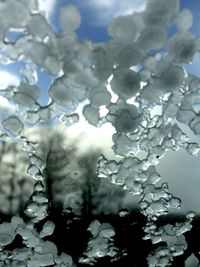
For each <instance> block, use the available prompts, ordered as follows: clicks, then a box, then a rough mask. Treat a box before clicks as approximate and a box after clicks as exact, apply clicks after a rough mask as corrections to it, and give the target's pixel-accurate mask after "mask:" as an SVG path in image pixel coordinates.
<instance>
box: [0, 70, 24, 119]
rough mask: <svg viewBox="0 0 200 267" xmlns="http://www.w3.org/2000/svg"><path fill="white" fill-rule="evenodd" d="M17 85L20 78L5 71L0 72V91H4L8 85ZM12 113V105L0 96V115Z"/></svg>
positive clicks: (13, 109)
mask: <svg viewBox="0 0 200 267" xmlns="http://www.w3.org/2000/svg"><path fill="white" fill-rule="evenodd" d="M19 84H20V78H19V77H18V76H17V75H15V74H13V73H10V72H7V71H0V91H1V90H3V89H6V88H7V87H8V86H9V85H15V86H18V85H19ZM14 111H15V107H14V105H12V104H11V103H9V101H8V100H7V99H6V98H5V97H3V96H0V114H1V113H4V112H9V113H10V112H11V113H13V112H14Z"/></svg>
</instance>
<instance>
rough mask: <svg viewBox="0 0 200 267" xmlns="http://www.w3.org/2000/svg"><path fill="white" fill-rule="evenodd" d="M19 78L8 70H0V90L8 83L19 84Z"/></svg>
mask: <svg viewBox="0 0 200 267" xmlns="http://www.w3.org/2000/svg"><path fill="white" fill-rule="evenodd" d="M19 83H20V78H19V77H18V76H17V75H15V74H13V73H11V72H8V71H2V70H0V91H1V90H2V89H6V88H7V87H8V86H9V85H15V86H17V85H19Z"/></svg>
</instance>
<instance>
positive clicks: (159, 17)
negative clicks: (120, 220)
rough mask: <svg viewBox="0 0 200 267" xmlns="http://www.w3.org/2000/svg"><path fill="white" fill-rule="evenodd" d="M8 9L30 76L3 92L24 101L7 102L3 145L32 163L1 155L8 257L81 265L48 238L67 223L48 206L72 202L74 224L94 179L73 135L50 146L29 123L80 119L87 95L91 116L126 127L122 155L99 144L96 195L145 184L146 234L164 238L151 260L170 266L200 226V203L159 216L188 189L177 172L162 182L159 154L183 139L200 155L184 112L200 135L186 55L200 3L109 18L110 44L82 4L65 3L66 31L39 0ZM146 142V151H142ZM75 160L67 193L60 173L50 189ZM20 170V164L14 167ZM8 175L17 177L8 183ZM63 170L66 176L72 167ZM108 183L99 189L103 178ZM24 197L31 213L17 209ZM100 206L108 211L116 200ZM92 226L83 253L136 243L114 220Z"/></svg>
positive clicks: (6, 19)
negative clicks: (43, 82)
mask: <svg viewBox="0 0 200 267" xmlns="http://www.w3.org/2000/svg"><path fill="white" fill-rule="evenodd" d="M12 10H14V14H15V15H13V12H12ZM0 14H1V22H2V23H1V29H0V37H1V46H0V47H1V56H2V57H3V58H4V59H6V60H4V62H5V61H6V62H12V63H13V62H16V61H20V62H21V63H22V64H24V67H22V68H21V71H20V75H21V82H20V85H19V86H9V87H8V88H6V89H3V90H1V89H0V94H1V96H2V97H5V98H6V99H7V100H8V102H9V103H10V104H11V105H13V106H14V107H15V112H14V114H12V112H11V113H9V112H7V113H3V112H2V114H1V128H0V138H1V142H2V145H1V149H2V151H3V149H6V150H7V152H9V142H11V143H12V144H13V145H12V147H14V148H15V149H19V147H20V149H21V151H22V150H23V151H25V154H23V155H24V158H25V160H24V161H25V162H26V163H27V165H28V166H27V170H26V171H25V170H24V169H23V171H22V170H21V169H15V170H14V167H13V166H12V164H11V162H13V161H17V160H21V159H13V158H12V157H13V155H12V154H11V155H9V153H8V155H7V158H6V156H5V155H4V156H3V158H2V159H1V162H2V163H1V165H2V168H5V170H3V171H4V172H5V173H6V176H5V178H4V179H2V180H3V181H4V182H5V188H4V183H2V187H1V199H2V202H3V203H4V204H5V206H4V207H0V211H1V212H2V213H7V212H8V211H9V212H10V214H12V215H13V217H12V219H11V221H9V222H2V223H1V224H0V264H1V266H29V267H33V266H68V267H69V266H70V267H71V266H76V265H75V263H74V262H73V259H72V257H71V256H69V255H67V254H65V253H64V252H62V253H58V250H57V247H56V245H55V244H54V243H53V242H51V241H49V240H48V238H49V236H52V235H53V233H54V230H55V227H56V225H55V224H54V222H53V221H51V219H50V218H49V216H50V214H49V209H50V207H51V205H53V204H55V205H57V206H58V207H59V206H61V209H62V210H63V211H64V212H65V213H66V214H70V216H72V220H71V222H69V226H68V227H70V223H71V224H73V222H74V221H76V220H78V219H79V217H80V216H81V215H82V212H83V210H82V202H83V199H84V197H83V196H87V197H88V196H89V193H88V192H86V191H87V190H85V189H83V188H84V185H85V184H86V183H87V181H88V180H87V181H86V180H84V179H82V177H81V175H80V174H79V173H77V172H75V171H74V169H76V168H77V169H78V168H79V169H80V166H79V164H77V165H78V167H77V166H75V165H76V163H75V162H72V161H70V160H69V158H67V157H66V154H65V151H64V150H63V147H62V145H60V147H59V146H58V147H56V148H55V147H53V146H51V148H50V150H47V151H45V152H44V153H43V154H42V153H41V151H42V150H41V144H40V142H39V139H38V140H37V138H35V140H34V141H32V140H31V135H30V134H28V133H26V130H27V131H28V129H31V128H32V127H35V128H36V127H38V126H40V127H41V124H42V123H44V124H45V123H46V124H48V123H50V122H52V121H54V122H55V121H58V120H60V121H61V122H62V123H63V124H64V125H65V126H69V125H72V124H75V123H78V121H79V116H80V114H78V111H77V110H78V108H79V107H80V106H81V105H82V106H83V108H82V114H81V116H83V117H84V118H85V119H86V120H87V121H88V122H89V124H91V125H93V126H96V127H101V126H102V125H103V124H104V123H107V122H109V123H111V124H112V125H113V126H114V127H115V130H116V132H115V134H114V135H113V142H114V145H113V151H114V153H115V155H116V158H115V159H112V160H111V159H107V158H106V157H105V156H104V155H100V153H98V154H99V155H98V159H97V163H96V162H95V160H94V162H95V164H96V165H95V168H96V172H97V175H98V179H97V181H95V182H94V184H93V185H92V186H90V190H91V192H96V193H97V195H98V197H91V200H90V202H92V203H93V204H94V206H95V204H96V203H99V202H100V199H101V196H102V194H104V193H105V188H109V186H114V187H115V186H116V188H117V189H116V190H119V191H120V192H123V193H122V194H125V193H128V194H129V196H130V198H131V199H134V197H135V196H139V197H140V199H139V202H138V208H139V210H140V213H141V214H143V215H144V216H145V218H146V225H145V226H144V228H143V232H144V235H143V239H144V240H150V241H151V242H152V244H153V245H154V244H158V243H161V244H160V245H158V246H155V249H154V250H153V251H151V252H150V253H149V255H148V256H147V259H146V263H147V264H148V265H149V266H152V267H153V266H155V267H156V266H170V264H171V263H172V262H173V260H174V258H176V257H178V256H179V255H182V254H184V251H185V250H186V249H187V242H186V239H185V236H184V234H185V233H186V232H188V231H190V230H191V229H192V221H193V218H194V216H195V214H194V213H192V212H190V213H188V214H187V216H186V219H185V221H184V222H181V223H180V222H176V223H175V224H167V225H164V226H159V225H158V223H157V222H158V221H159V219H160V218H161V217H162V216H165V215H166V214H168V213H169V209H178V208H180V206H181V200H180V199H179V198H177V197H176V196H173V195H172V194H171V193H170V188H168V185H167V184H166V183H162V184H161V185H157V182H158V181H160V180H161V177H160V174H159V173H158V172H157V170H156V165H157V164H158V163H159V160H160V158H161V157H163V156H164V154H165V152H166V151H167V150H173V151H177V150H179V149H180V148H184V149H186V150H187V152H188V153H189V154H191V155H193V156H196V155H198V153H199V151H200V148H199V146H198V144H197V143H194V142H190V140H189V138H187V136H186V134H185V133H184V131H183V130H182V129H181V126H180V123H184V124H186V125H187V126H188V127H189V128H190V129H191V130H192V131H193V133H194V134H195V135H199V134H200V115H199V100H200V97H199V95H200V91H199V86H200V82H199V78H197V77H194V76H192V75H191V74H190V73H187V68H186V66H185V65H183V63H184V64H188V63H191V62H192V59H193V57H194V55H195V54H196V53H197V52H198V51H199V48H200V47H199V45H200V42H199V37H198V36H193V35H192V33H191V32H189V29H190V28H191V26H192V21H193V19H192V14H191V12H190V11H189V10H180V11H179V1H178V0H168V1H165V0H149V1H148V4H147V7H146V10H145V11H143V12H142V13H140V14H131V15H128V16H121V17H117V18H115V19H114V20H113V21H112V22H111V24H110V25H109V27H108V34H109V35H110V36H111V39H110V40H109V41H107V42H105V43H102V44H93V43H92V42H91V41H89V40H85V41H80V40H79V39H78V36H77V34H76V32H75V30H76V29H77V28H78V27H79V26H80V24H81V15H80V13H79V11H78V9H77V8H76V6H74V5H71V4H70V5H66V6H64V7H62V8H61V10H60V16H59V23H60V28H61V33H55V32H54V31H53V29H52V27H51V25H50V24H49V22H48V21H47V20H46V18H45V17H43V15H42V14H40V12H39V10H38V5H37V1H36V0H35V1H24V0H20V1H14V0H7V1H1V3H0ZM174 26H175V27H176V32H175V33H174V34H173V36H172V37H170V38H169V39H167V30H168V29H169V28H170V27H174ZM11 29H25V34H21V35H20V36H19V37H18V38H17V39H16V40H15V41H14V42H13V43H10V42H9V40H8V39H7V38H6V36H7V32H8V31H9V30H11ZM41 70H43V71H45V72H46V73H47V75H48V76H49V77H51V79H52V82H51V84H50V86H49V88H48V89H49V91H48V92H49V101H48V104H46V105H43V106H41V105H40V103H39V98H40V93H41V92H40V89H39V87H38V79H39V75H38V73H39V72H40V71H41ZM111 91H113V92H114V93H116V94H117V97H118V99H117V101H112V98H111ZM102 106H105V107H106V109H107V111H108V112H107V114H106V115H105V116H104V115H103V116H101V115H100V109H101V107H102ZM158 108H159V109H160V113H159V112H157V111H156V110H158ZM58 143H59V142H58ZM138 153H143V154H144V155H145V156H144V157H143V158H140V157H139V156H138V155H139V154H138ZM55 155H56V158H57V160H56V161H55V162H54V156H55ZM51 157H52V158H51ZM63 158H64V162H63V161H61V159H63ZM67 161H68V164H69V166H70V167H69V169H68V172H69V173H68V174H67V175H68V178H67V179H68V180H67V187H66V185H63V187H62V188H63V191H62V192H59V193H56V183H55V184H54V181H53V180H52V181H51V183H52V191H49V192H48V193H47V191H48V190H47V186H48V182H47V181H46V179H47V178H48V170H50V169H51V175H52V177H51V178H54V176H55V175H57V174H59V177H61V176H62V167H63V166H64V164H66V162H67ZM47 166H49V168H47ZM6 167H8V168H7V170H6ZM56 168H57V169H56ZM10 170H11V171H10ZM12 171H13V172H14V173H15V174H16V175H15V177H14V179H13V176H12V175H10V173H11V172H12ZM24 171H25V173H24V174H23V175H21V176H20V175H19V174H22V173H23V172H24ZM6 179H7V183H8V181H10V184H11V188H9V187H7V185H6ZM81 179H82V180H81ZM62 182H63V183H65V182H66V177H65V178H64V179H61V184H62ZM90 182H91V181H90ZM98 183H100V184H101V186H100V187H99V188H100V189H99V188H98V189H97V187H96V188H95V186H96V184H98ZM22 184H23V186H25V189H24V191H23V189H22V188H23V187H22ZM19 187H21V193H20V190H19ZM28 188H29V189H28ZM30 188H31V190H30ZM66 188H67V189H66ZM81 188H82V189H81ZM119 188H120V189H119ZM12 190H13V191H12ZM70 190H71V191H70ZM84 190H85V191H84ZM10 191H12V192H10ZM25 191H26V192H28V193H27V194H25ZM8 195H10V197H9V198H8V199H7V196H8ZM19 195H21V202H20V201H19V198H18V196H19ZM50 195H51V196H50ZM4 198H5V199H4ZM15 199H18V202H16V200H15ZM88 203H89V202H88ZM20 208H22V210H23V211H22V213H21V214H23V216H24V218H26V219H23V218H22V217H23V216H21V215H20V216H21V217H20V216H18V215H17V216H14V214H15V213H17V212H19V209H20ZM121 208H122V207H121ZM99 210H100V211H99ZM9 212H8V213H9ZM92 212H93V214H95V213H96V214H98V213H99V212H103V213H104V212H105V209H104V208H103V207H102V209H101V208H98V209H97V210H95V209H94V210H93V211H92ZM114 212H115V213H116V214H118V216H119V217H126V215H127V214H128V213H129V212H128V211H127V210H126V209H125V210H123V209H121V210H116V211H114ZM105 213H106V212H105ZM73 216H74V217H73ZM39 224H40V226H41V227H42V228H41V230H40V231H39V230H38V227H37V226H38V225H39ZM88 227H89V228H88V230H89V231H90V233H91V237H90V238H89V240H88V244H87V246H86V249H85V252H83V254H82V256H80V257H79V260H78V262H79V263H82V264H86V263H87V264H90V265H93V264H95V263H96V262H98V260H99V259H100V258H104V257H106V256H109V257H110V258H111V259H112V260H117V259H118V258H120V257H124V256H125V255H126V251H125V250H122V251H119V249H118V248H117V245H116V244H115V234H116V233H115V229H114V227H113V226H112V225H111V224H109V223H101V222H99V221H98V220H93V221H91V222H90V223H89V226H88ZM17 235H18V236H20V238H21V240H22V243H23V246H22V247H20V248H16V249H13V250H11V249H10V250H9V248H8V247H7V246H8V245H10V244H12V243H13V242H14V240H15V238H16V236H17ZM76 263H77V262H76Z"/></svg>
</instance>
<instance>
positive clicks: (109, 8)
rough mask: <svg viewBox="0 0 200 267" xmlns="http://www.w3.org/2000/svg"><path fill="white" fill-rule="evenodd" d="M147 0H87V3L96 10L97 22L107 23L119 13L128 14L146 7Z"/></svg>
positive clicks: (100, 23)
mask: <svg viewBox="0 0 200 267" xmlns="http://www.w3.org/2000/svg"><path fill="white" fill-rule="evenodd" d="M146 1H147V0H123V1H120V0H101V1H99V0H87V1H86V3H87V5H88V6H89V7H90V8H91V9H92V10H93V11H94V16H95V17H96V22H95V23H97V24H99V25H106V24H108V23H109V22H110V20H111V19H112V18H114V17H117V16H119V15H128V14H131V13H133V12H140V11H143V10H144V9H145V6H146Z"/></svg>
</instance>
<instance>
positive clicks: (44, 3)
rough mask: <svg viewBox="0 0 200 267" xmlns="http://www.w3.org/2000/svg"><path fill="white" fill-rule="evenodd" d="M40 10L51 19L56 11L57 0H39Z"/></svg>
mask: <svg viewBox="0 0 200 267" xmlns="http://www.w3.org/2000/svg"><path fill="white" fill-rule="evenodd" d="M38 4H39V10H40V11H41V12H43V13H44V14H45V16H46V17H47V18H48V19H49V18H50V17H51V16H52V15H53V12H54V8H55V5H56V0H38Z"/></svg>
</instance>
